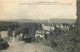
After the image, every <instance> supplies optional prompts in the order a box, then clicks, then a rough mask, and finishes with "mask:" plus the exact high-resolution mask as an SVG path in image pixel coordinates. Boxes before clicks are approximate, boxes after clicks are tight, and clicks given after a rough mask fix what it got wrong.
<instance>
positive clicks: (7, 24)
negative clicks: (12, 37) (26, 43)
mask: <svg viewBox="0 0 80 52" xmlns="http://www.w3.org/2000/svg"><path fill="white" fill-rule="evenodd" d="M19 26H20V24H19V23H17V22H4V21H2V22H0V31H6V30H8V28H9V27H11V28H12V29H15V28H18V27H19Z"/></svg>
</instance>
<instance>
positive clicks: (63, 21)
mask: <svg viewBox="0 0 80 52" xmlns="http://www.w3.org/2000/svg"><path fill="white" fill-rule="evenodd" d="M6 21H11V22H20V23H25V22H36V23H48V22H49V23H74V22H75V21H76V19H61V18H60V19H56V18H53V19H46V20H36V19H35V20H33V19H14V20H6Z"/></svg>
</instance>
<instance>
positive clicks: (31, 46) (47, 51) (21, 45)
mask: <svg viewBox="0 0 80 52" xmlns="http://www.w3.org/2000/svg"><path fill="white" fill-rule="evenodd" d="M8 44H9V48H8V49H6V50H0V52H55V51H51V48H50V47H49V46H46V45H43V44H41V43H25V42H23V41H20V42H19V41H17V40H16V38H10V41H9V42H8Z"/></svg>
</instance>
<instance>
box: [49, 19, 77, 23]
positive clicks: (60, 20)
mask: <svg viewBox="0 0 80 52" xmlns="http://www.w3.org/2000/svg"><path fill="white" fill-rule="evenodd" d="M49 22H51V23H53V22H54V23H75V22H76V19H56V18H55V19H54V18H53V19H49Z"/></svg>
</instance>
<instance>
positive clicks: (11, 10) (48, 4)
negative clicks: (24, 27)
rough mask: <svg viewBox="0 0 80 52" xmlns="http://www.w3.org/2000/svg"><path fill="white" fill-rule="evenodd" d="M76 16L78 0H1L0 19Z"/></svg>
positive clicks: (41, 18) (72, 17)
mask: <svg viewBox="0 0 80 52" xmlns="http://www.w3.org/2000/svg"><path fill="white" fill-rule="evenodd" d="M55 3H56V4H55ZM69 3H70V4H69ZM39 4H40V5H39ZM54 4H55V5H54ZM62 4H64V5H62ZM76 17H77V16H76V0H36V1H35V0H0V20H3V19H40V20H44V19H51V18H65V19H76Z"/></svg>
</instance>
